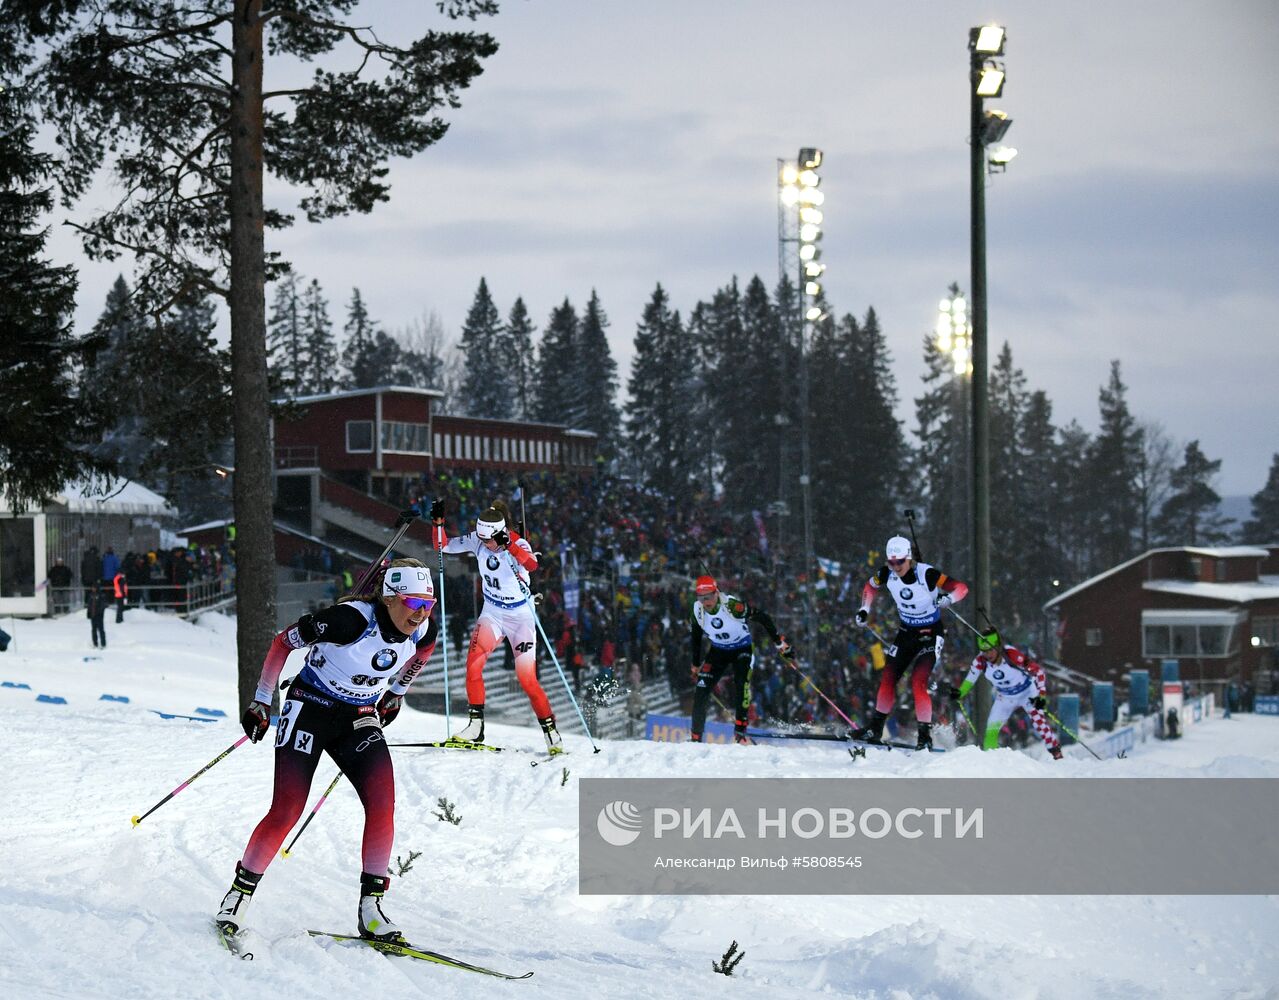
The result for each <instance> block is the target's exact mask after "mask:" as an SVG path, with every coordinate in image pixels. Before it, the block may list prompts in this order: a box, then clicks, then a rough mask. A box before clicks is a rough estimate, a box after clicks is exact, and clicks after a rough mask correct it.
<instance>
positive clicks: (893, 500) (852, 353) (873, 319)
mask: <svg viewBox="0 0 1279 1000" xmlns="http://www.w3.org/2000/svg"><path fill="white" fill-rule="evenodd" d="M850 319H851V317H850ZM850 332H851V333H852V337H851V339H850V341H849V344H848V349H849V354H848V357H847V359H846V361H845V368H846V369H847V371H848V380H847V383H846V385H845V386H843V387H841V388H840V389H839V391H838V392H837V394H836V395H833V396H831V397H830V398H829V399H828V400H825V402H826V404H827V405H828V407H829V410H828V413H829V415H828V417H827V419H826V421H825V422H824V426H827V427H828V426H830V425H832V424H834V423H837V422H839V421H840V420H844V421H845V422H846V423H847V424H848V425H849V427H850V429H851V435H850V436H851V438H852V440H851V441H850V443H849V450H848V452H847V454H846V455H845V457H844V461H843V463H842V471H841V474H842V475H843V476H844V477H845V478H846V479H847V480H848V481H849V490H848V503H849V507H848V508H847V510H850V511H856V512H857V516H856V517H855V518H854V517H850V518H848V519H847V520H848V522H849V532H848V546H849V549H848V554H849V555H856V556H857V557H858V558H860V557H861V556H862V555H863V554H864V553H866V552H868V551H870V550H871V549H878V548H879V547H880V546H881V545H882V544H883V541H884V537H881V536H883V535H884V532H885V531H886V530H887V529H888V528H889V527H891V526H893V525H896V524H899V523H900V520H899V514H900V510H901V508H902V507H903V506H907V507H913V506H914V505H915V502H916V497H914V496H912V495H907V494H906V489H908V488H909V487H910V485H911V479H910V477H908V476H904V475H903V472H904V471H905V470H907V469H910V468H911V467H912V462H911V455H910V448H909V446H908V445H907V443H906V435H905V432H904V431H903V429H902V424H901V421H900V420H898V419H897V416H896V411H897V403H898V393H897V379H896V376H895V375H894V374H893V369H892V363H893V362H892V356H891V355H890V353H889V351H888V342H887V340H886V339H885V337H884V333H883V331H882V330H881V329H880V327H879V317H878V315H877V314H876V313H875V310H874V308H873V307H872V308H868V309H867V310H866V317H865V319H864V320H863V321H862V323H861V326H860V327H858V326H857V325H856V324H855V323H853V324H851V327H850ZM885 537H886V536H885Z"/></svg>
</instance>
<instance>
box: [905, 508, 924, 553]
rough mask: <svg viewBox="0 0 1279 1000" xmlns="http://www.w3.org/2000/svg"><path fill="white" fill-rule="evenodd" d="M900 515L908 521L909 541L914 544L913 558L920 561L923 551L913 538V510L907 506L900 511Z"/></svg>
mask: <svg viewBox="0 0 1279 1000" xmlns="http://www.w3.org/2000/svg"><path fill="white" fill-rule="evenodd" d="M902 517H904V518H906V520H907V521H909V522H910V543H911V545H912V546H914V550H915V558H916V559H919V560H921V561H922V560H923V558H924V553H923V552H921V551H920V550H919V542H918V541H917V540H916V539H915V512H914V511H913V510H911V509H910V508H909V507H907V508H906V509H905V510H904V511H902Z"/></svg>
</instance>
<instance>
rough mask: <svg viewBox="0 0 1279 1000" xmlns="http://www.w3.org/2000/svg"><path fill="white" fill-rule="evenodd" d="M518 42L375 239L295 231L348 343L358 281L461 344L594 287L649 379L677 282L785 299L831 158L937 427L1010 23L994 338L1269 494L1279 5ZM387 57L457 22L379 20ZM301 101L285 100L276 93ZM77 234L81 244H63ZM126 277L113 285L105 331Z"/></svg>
mask: <svg viewBox="0 0 1279 1000" xmlns="http://www.w3.org/2000/svg"><path fill="white" fill-rule="evenodd" d="M502 8H503V9H502V12H501V14H500V15H499V16H498V17H497V18H496V19H491V20H488V21H481V22H479V24H480V25H482V26H483V27H484V28H485V30H489V31H491V32H492V33H493V34H494V35H495V36H496V37H497V39H498V41H499V43H500V45H501V48H500V51H499V52H498V53H497V55H496V56H495V57H493V58H492V59H491V60H490V61H489V62H488V63H487V67H486V70H485V72H484V75H483V76H482V77H480V79H479V80H478V81H477V82H476V84H475V85H474V86H473V87H472V88H471V89H470V90H468V91H466V92H465V93H464V94H463V104H462V108H461V109H460V110H458V111H457V112H455V113H454V114H453V118H452V121H453V125H452V128H451V129H450V131H449V134H448V135H447V136H446V137H445V139H444V140H443V141H442V142H441V143H440V144H439V145H438V146H436V147H434V148H432V149H430V150H428V151H427V152H426V153H425V154H423V155H421V156H419V157H417V158H416V159H414V160H413V161H411V162H404V161H401V162H398V163H396V164H395V166H394V168H393V170H392V174H391V177H392V182H393V185H394V187H393V191H392V201H391V203H390V204H389V205H384V206H382V207H380V208H379V209H378V210H377V211H376V212H374V213H373V214H372V215H370V216H356V217H352V218H348V219H342V220H336V221H333V222H329V223H325V224H323V225H321V226H311V225H308V224H306V223H305V222H303V223H300V224H298V225H297V226H295V227H294V228H293V229H292V230H290V231H287V232H286V233H284V234H277V235H274V236H269V240H270V243H269V247H270V248H271V249H278V250H281V251H283V252H284V254H285V255H286V257H287V258H288V259H290V260H291V261H293V263H294V265H295V266H296V268H297V269H298V271H299V272H300V273H301V274H302V275H303V276H304V277H305V278H307V279H310V278H317V279H318V280H319V281H320V282H321V284H322V285H323V286H324V287H325V290H326V292H327V293H328V296H329V298H330V303H331V315H333V316H334V319H335V321H336V323H337V324H338V326H339V327H340V324H341V319H342V315H343V314H344V311H345V303H346V302H347V300H348V299H349V298H350V291H351V286H353V285H358V286H359V288H360V289H361V291H362V292H363V294H364V297H365V299H366V301H367V302H368V303H369V306H370V309H371V311H372V313H373V315H374V316H375V317H376V318H379V319H380V320H382V322H383V323H384V324H385V325H386V326H387V327H389V328H392V329H394V328H396V327H399V326H403V325H405V324H407V323H409V322H410V321H411V320H412V319H413V318H414V317H417V316H420V315H422V314H423V313H424V312H426V311H428V310H435V311H437V312H438V313H439V315H440V317H441V318H442V319H443V321H444V323H445V326H446V328H447V329H448V331H449V333H450V334H451V335H455V334H456V332H457V330H458V328H459V327H460V325H461V323H462V320H463V318H464V316H465V313H466V309H467V307H468V305H469V304H470V301H471V298H472V296H473V295H474V292H475V286H476V284H477V282H478V281H479V278H480V276H481V275H483V276H484V277H486V278H487V279H488V282H489V286H490V289H491V290H492V292H493V295H494V297H495V298H496V300H497V303H498V308H499V309H500V310H501V311H502V313H503V314H505V313H506V312H507V311H508V310H509V308H510V305H511V303H512V301H513V300H514V299H515V297H516V296H517V295H521V296H523V297H524V300H525V302H526V303H527V305H528V306H529V309H530V311H531V312H532V314H533V316H534V318H535V319H536V320H537V321H538V322H539V324H540V323H544V322H545V320H546V317H547V315H548V314H549V312H550V310H551V308H552V307H553V306H555V305H556V304H558V303H559V302H560V301H562V300H563V298H564V297H565V296H566V295H567V296H568V297H569V298H570V299H571V300H572V301H573V302H574V304H576V305H577V306H578V307H579V308H581V307H582V306H583V305H584V304H585V302H586V300H587V298H588V297H589V295H590V291H591V289H592V288H595V289H597V290H598V291H599V294H600V298H601V300H602V302H603V304H604V307H605V309H606V310H607V312H608V314H609V317H610V319H611V321H612V328H611V331H610V334H611V338H610V339H611V342H612V346H613V351H614V356H615V357H616V358H617V360H618V362H619V364H620V366H621V368H622V377H623V387H624V385H625V375H626V372H627V370H628V366H629V362H630V357H631V353H632V351H631V341H632V338H633V335H634V328H635V323H636V321H637V320H638V318H639V315H640V312H641V310H642V308H643V306H644V303H645V302H646V301H647V299H648V298H649V296H650V294H651V292H652V290H653V287H654V284H655V283H656V282H658V281H660V282H661V283H662V284H663V285H664V286H665V287H666V289H667V290H668V291H669V292H670V294H671V297H672V300H673V303H674V305H675V306H676V307H677V308H679V309H680V310H681V311H682V312H684V313H685V314H687V313H688V311H689V310H690V309H691V308H692V306H693V305H694V304H695V303H696V302H697V300H698V299H699V298H709V296H710V295H711V294H712V293H713V292H714V291H715V289H716V288H718V287H720V286H722V285H724V284H726V283H727V282H728V281H729V280H731V278H732V277H733V276H734V275H737V276H738V277H739V278H740V279H741V280H742V281H743V283H744V282H745V281H746V280H748V279H749V278H750V276H752V275H754V274H759V275H760V276H761V277H762V278H763V279H764V280H765V282H766V283H767V284H768V286H769V287H770V288H772V287H773V285H774V284H775V282H776V280H777V212H776V180H775V168H776V160H777V158H779V157H785V158H793V157H794V156H795V153H796V151H797V150H798V148H799V147H800V146H808V145H813V146H818V147H820V148H821V149H822V150H824V152H825V156H826V161H825V163H824V165H823V166H824V169H823V171H822V175H823V180H822V189H823V191H825V193H826V203H825V205H824V206H823V209H824V211H825V214H826V220H825V238H824V242H823V254H824V260H825V262H826V263H827V264H828V271H827V275H826V287H827V289H828V292H829V296H830V299H831V302H832V304H833V305H834V306H835V308H836V310H837V311H838V312H839V313H840V314H843V313H845V312H853V313H855V314H857V315H858V316H859V317H860V316H862V315H863V314H864V313H865V311H866V309H867V307H869V306H873V307H874V308H875V310H876V312H877V313H878V314H879V317H880V321H881V324H882V326H883V328H884V330H885V332H886V335H887V338H888V342H889V346H890V349H891V351H892V352H893V356H894V359H895V371H896V373H897V379H898V387H899V390H900V393H901V396H902V399H903V403H902V408H901V411H900V413H899V416H901V417H902V418H903V419H904V420H905V421H906V425H907V428H908V429H910V428H913V426H914V408H913V397H914V396H915V395H916V394H918V392H919V391H920V381H919V379H920V375H921V374H922V361H921V343H922V338H923V336H924V335H925V334H926V333H927V332H928V331H929V330H930V329H931V327H932V324H933V321H934V318H935V315H936V309H937V302H938V300H939V299H940V298H941V297H942V296H943V295H944V294H945V291H946V288H947V286H948V285H949V284H950V282H952V281H958V282H959V283H960V285H961V287H963V288H964V289H965V290H967V288H968V286H969V283H970V282H969V208H968V205H969V200H968V199H969V173H968V146H967V129H968V97H967V48H966V44H967V31H968V28H969V27H970V26H971V25H976V24H981V23H986V22H990V21H994V22H998V23H1003V24H1005V25H1006V27H1007V29H1008V48H1007V53H1006V63H1007V71H1008V80H1007V85H1006V87H1005V91H1004V96H1003V98H1001V99H1000V100H998V101H994V102H988V106H990V107H999V108H1002V109H1003V110H1005V111H1006V112H1007V113H1008V114H1009V115H1010V116H1011V117H1012V118H1013V119H1014V125H1013V127H1012V129H1011V131H1010V132H1009V134H1008V137H1007V139H1006V141H1007V142H1008V143H1009V144H1011V145H1013V146H1016V147H1017V148H1018V150H1019V156H1018V158H1017V159H1016V161H1015V162H1013V163H1012V165H1011V166H1010V167H1009V170H1008V172H1007V173H1006V174H1004V175H1001V176H997V177H994V178H992V179H991V182H990V184H989V187H988V189H987V231H988V236H987V240H988V283H989V328H990V340H991V351H992V355H993V354H994V353H996V352H997V351H998V349H999V346H1000V345H1001V344H1002V342H1003V341H1005V340H1007V341H1008V342H1009V343H1010V344H1011V345H1012V350H1013V356H1014V359H1015V360H1016V362H1017V364H1018V365H1019V366H1020V367H1021V368H1022V369H1023V370H1024V371H1025V373H1026V376H1027V378H1028V380H1029V383H1030V385H1031V386H1032V387H1033V388H1042V389H1044V390H1046V391H1047V393H1048V395H1049V397H1050V398H1051V399H1052V401H1053V403H1054V406H1055V418H1056V421H1057V422H1058V423H1059V424H1062V423H1065V422H1066V421H1068V420H1070V419H1071V418H1076V419H1078V420H1079V421H1080V422H1081V423H1082V424H1083V425H1084V426H1085V427H1086V428H1088V429H1090V430H1092V429H1095V428H1096V424H1097V393H1098V389H1099V387H1100V386H1101V384H1102V383H1103V382H1105V380H1106V378H1107V376H1108V371H1109V361H1110V359H1111V358H1118V359H1120V361H1121V362H1122V365H1123V374H1124V379H1125V381H1126V382H1127V383H1128V385H1129V389H1130V392H1129V401H1130V405H1131V408H1132V410H1133V412H1134V413H1135V415H1136V416H1137V417H1138V418H1140V419H1148V420H1155V421H1158V422H1160V423H1162V424H1163V425H1164V427H1165V428H1166V430H1167V432H1168V433H1169V434H1170V435H1171V436H1172V437H1173V438H1174V439H1175V440H1177V441H1178V442H1184V441H1186V440H1189V439H1192V438H1198V439H1199V440H1200V441H1201V444H1202V447H1203V450H1204V451H1205V452H1206V453H1207V454H1208V456H1209V457H1211V458H1220V459H1223V460H1224V462H1223V466H1222V473H1221V476H1220V479H1219V481H1218V488H1219V491H1220V492H1221V493H1223V494H1227V495H1229V494H1241V493H1247V494H1251V493H1254V492H1256V491H1257V490H1259V489H1260V488H1261V487H1262V485H1263V484H1264V482H1265V477H1266V472H1267V469H1268V468H1269V465H1270V459H1271V455H1272V453H1274V452H1276V451H1279V338H1277V336H1276V330H1277V328H1279V4H1276V3H1275V2H1274V0H1256V2H1231V3H1218V4H1212V5H1208V4H1205V3H1202V2H1201V3H1194V4H1192V3H1188V2H1176V0H1162V2H1141V3H1136V2H1124V3H1108V4H1102V3H1083V2H1078V0H1057V2H1052V3H1049V2H1027V0H1018V2H1016V3H1012V2H1008V0H1005V2H1003V3H965V2H959V0H946V2H943V0H933V2H926V3H925V2H916V3H908V4H888V3H878V4H871V3H854V2H852V0H841V2H836V0H829V2H817V0H810V2H806V3H802V4H801V3H787V2H782V0H697V2H696V3H693V2H690V0H682V2H666V0H642V2H635V0H630V2H627V0H504V2H503V5H502ZM358 20H362V21H363V22H364V23H370V24H374V25H375V26H377V27H378V30H379V33H380V34H381V35H382V36H383V37H384V38H386V39H388V40H395V41H402V40H404V39H406V38H407V37H408V36H409V35H410V34H411V33H413V32H417V33H420V29H421V28H422V27H423V26H429V25H436V26H438V25H439V23H440V19H439V18H438V17H437V16H436V14H435V5H434V3H428V2H418V3H408V2H403V0H401V2H399V3H391V2H385V3H381V2H379V3H369V4H366V5H365V7H364V8H362V14H361V16H360V17H359V18H358ZM273 82H275V81H272V80H271V79H268V84H272V83H273ZM51 249H52V250H53V251H54V253H55V255H59V256H61V257H62V258H63V259H66V258H67V257H69V256H71V255H72V254H73V252H74V241H73V240H72V238H71V237H70V235H69V234H68V233H67V232H66V230H65V229H64V230H62V232H60V233H59V234H58V236H57V238H56V240H55V242H54V243H53V245H52V248H51ZM117 268H118V265H117V266H105V265H84V270H83V272H82V278H81V293H80V302H79V312H78V320H79V321H80V322H81V323H83V324H88V323H91V322H92V320H93V318H94V317H96V315H97V314H98V312H99V311H100V309H101V305H102V300H103V298H104V296H105V294H106V289H107V287H108V286H109V284H110V281H111V280H112V279H113V278H114V275H115V273H116V270H117Z"/></svg>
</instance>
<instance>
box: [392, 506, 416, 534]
mask: <svg viewBox="0 0 1279 1000" xmlns="http://www.w3.org/2000/svg"><path fill="white" fill-rule="evenodd" d="M421 516H422V511H421V509H420V508H419V507H418V505H417V504H411V505H410V506H408V507H405V508H404V509H403V510H402V511H400V516H399V517H397V518H396V519H395V526H396V527H397V528H400V527H403V526H404V525H406V524H412V523H413V522H414V521H416V520H417V519H418V518H419V517H421Z"/></svg>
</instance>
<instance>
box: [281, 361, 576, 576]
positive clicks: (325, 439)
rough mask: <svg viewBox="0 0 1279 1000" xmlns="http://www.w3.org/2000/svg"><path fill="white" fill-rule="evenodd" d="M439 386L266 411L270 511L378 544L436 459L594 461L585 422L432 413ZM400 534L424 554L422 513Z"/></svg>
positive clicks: (349, 544) (347, 395) (502, 465)
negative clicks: (271, 450) (577, 426)
mask: <svg viewBox="0 0 1279 1000" xmlns="http://www.w3.org/2000/svg"><path fill="white" fill-rule="evenodd" d="M442 395H443V394H442V393H440V392H438V391H436V390H434V389H414V388H408V387H403V386H379V387H376V388H372V389H352V390H347V391H343V392H333V393H328V394H325V395H319V396H305V397H301V398H298V399H295V400H293V401H292V406H291V408H290V411H291V412H289V413H288V414H287V415H284V416H281V417H278V418H276V419H275V420H273V421H272V435H273V438H274V446H275V482H276V488H275V494H276V516H277V518H278V519H279V520H281V521H283V522H285V523H287V524H288V525H290V526H292V527H293V528H294V529H295V531H301V532H303V533H304V534H305V535H306V536H309V537H311V538H314V539H320V540H323V541H325V542H327V543H329V544H331V545H333V546H335V547H339V548H343V549H347V550H354V551H357V552H362V551H365V550H367V549H369V548H370V547H372V548H373V550H374V552H376V551H377V550H378V549H380V548H381V547H382V546H383V545H384V544H385V543H386V540H387V538H388V537H389V535H390V532H391V525H393V524H394V522H395V517H396V514H397V512H398V511H399V510H400V508H402V507H403V506H404V504H405V502H406V501H407V500H408V499H409V498H411V497H416V496H418V495H419V494H420V493H421V492H422V485H423V483H424V480H425V477H428V476H429V475H430V474H431V473H433V472H435V471H436V470H437V469H441V468H449V469H451V468H460V469H494V470H505V471H509V472H521V471H547V470H554V471H566V472H580V473H582V474H584V475H589V474H590V473H591V472H592V471H593V469H594V463H595V453H596V435H595V434H593V433H591V432H589V431H578V430H572V429H570V428H567V427H563V426H560V425H556V424H538V423H523V422H520V421H513V420H487V419H481V418H478V417H458V416H451V415H445V414H436V413H434V412H433V408H434V406H435V405H437V403H438V400H439V399H440V398H441V397H442ZM277 541H278V542H280V543H281V544H282V545H283V546H284V547H285V549H288V548H289V547H291V546H296V544H297V539H296V536H294V537H281V538H279V539H277ZM406 541H407V544H406V545H405V546H404V549H405V551H406V552H407V553H409V554H412V555H415V556H418V557H419V558H426V556H427V555H428V554H429V553H428V552H427V549H426V545H427V543H428V542H429V531H428V529H427V526H426V524H425V522H423V523H420V524H416V525H414V526H413V528H412V529H411V530H410V533H409V537H408V539H407V540H406ZM419 550H420V551H419Z"/></svg>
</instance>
